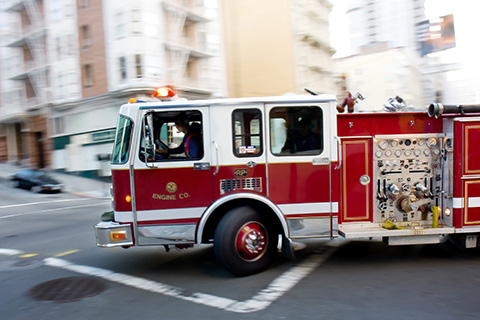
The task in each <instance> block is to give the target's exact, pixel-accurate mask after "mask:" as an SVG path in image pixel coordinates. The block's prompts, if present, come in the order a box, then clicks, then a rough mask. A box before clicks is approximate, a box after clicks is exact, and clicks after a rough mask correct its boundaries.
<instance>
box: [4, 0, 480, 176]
mask: <svg viewBox="0 0 480 320" xmlns="http://www.w3.org/2000/svg"><path fill="white" fill-rule="evenodd" d="M479 8H480V3H478V2H477V1H474V0H457V1H454V2H453V1H447V0H330V1H329V0H261V1H258V0H142V1H138V0H1V1H0V62H1V64H0V162H8V163H14V164H18V165H21V166H25V167H32V168H47V169H49V170H57V171H65V172H74V173H76V174H79V175H82V176H86V177H98V176H102V175H108V166H105V163H107V162H108V154H110V152H111V149H112V142H113V139H114V134H115V125H116V120H117V112H118V109H119V107H120V106H121V105H122V104H124V103H126V102H127V101H128V100H129V99H130V98H144V99H150V96H151V93H152V92H153V91H154V90H155V88H158V87H160V86H164V85H170V86H173V87H174V88H175V90H176V91H177V92H178V93H179V95H180V96H181V97H185V98H188V99H208V98H222V97H249V96H270V95H283V94H285V93H297V94H305V91H304V88H309V89H311V90H313V91H315V92H317V93H329V94H335V95H337V97H338V99H343V97H344V96H345V92H346V91H352V93H355V92H357V91H359V92H361V93H362V94H363V95H364V96H365V97H366V99H365V100H364V101H362V102H361V108H362V109H364V110H371V111H376V110H381V109H382V105H383V103H384V102H386V101H387V100H388V99H389V98H393V97H395V96H397V95H398V96H401V97H402V98H404V99H405V100H406V102H407V104H408V105H411V106H415V107H416V108H423V109H425V108H426V106H427V105H428V104H429V103H432V102H441V103H444V104H472V103H479V100H480V86H479V84H480V72H479V71H480V67H479V63H478V59H477V58H476V53H477V52H478V49H479V43H478V41H477V40H476V39H477V34H478V31H479V27H478V23H477V22H476V17H475V16H474V15H475V14H476V13H477V12H478V9H479Z"/></svg>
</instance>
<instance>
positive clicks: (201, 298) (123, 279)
mask: <svg viewBox="0 0 480 320" xmlns="http://www.w3.org/2000/svg"><path fill="white" fill-rule="evenodd" d="M343 244H345V242H343V243H339V244H338V245H337V244H336V243H335V245H334V246H325V247H324V249H323V252H317V253H313V254H312V255H310V256H309V257H308V258H307V259H305V260H304V261H302V262H300V263H299V264H298V265H297V266H295V267H293V268H291V269H289V270H288V271H286V272H284V273H283V274H282V275H280V276H279V277H278V278H276V279H275V280H273V281H272V282H271V283H270V285H269V286H268V287H267V288H265V289H263V290H261V291H259V292H258V293H257V294H256V295H254V296H253V297H252V298H250V299H248V300H245V301H237V300H233V299H229V298H223V297H218V296H215V295H212V294H207V293H200V292H194V293H189V294H188V295H187V294H186V292H187V291H186V290H184V289H182V288H178V287H174V286H170V285H166V284H163V283H160V282H156V281H152V280H147V279H144V278H139V277H135V276H130V275H127V274H123V273H118V272H113V271H110V270H107V269H102V268H97V267H90V266H85V265H77V264H73V263H71V262H69V261H67V260H63V259H58V258H45V259H44V260H43V261H44V263H45V265H47V266H50V267H56V268H62V269H65V270H69V271H73V272H76V273H80V274H84V275H89V276H95V277H99V278H102V279H105V280H107V281H112V282H116V283H120V284H123V285H126V286H130V287H134V288H137V289H141V290H145V291H150V292H153V293H159V294H163V295H166V296H170V297H174V298H178V299H182V300H186V301H190V302H194V303H197V304H201V305H205V306H209V307H213V308H217V309H222V310H225V311H230V312H236V313H251V312H257V311H261V310H264V309H266V308H268V307H269V306H270V305H271V304H272V303H273V302H275V301H276V300H277V299H279V298H280V297H281V296H283V295H284V294H285V293H286V292H287V291H288V290H290V289H292V288H293V287H294V286H296V285H297V284H298V283H299V282H300V281H301V280H302V279H304V278H305V277H306V276H308V275H309V274H310V273H311V272H312V271H313V270H315V269H316V268H318V267H319V266H320V265H321V264H322V263H323V262H324V261H325V260H327V259H328V257H329V256H330V255H331V254H332V253H333V252H335V250H337V249H338V247H340V246H341V245H343ZM21 253H23V252H22V251H19V250H15V249H1V248H0V254H3V255H16V254H21Z"/></svg>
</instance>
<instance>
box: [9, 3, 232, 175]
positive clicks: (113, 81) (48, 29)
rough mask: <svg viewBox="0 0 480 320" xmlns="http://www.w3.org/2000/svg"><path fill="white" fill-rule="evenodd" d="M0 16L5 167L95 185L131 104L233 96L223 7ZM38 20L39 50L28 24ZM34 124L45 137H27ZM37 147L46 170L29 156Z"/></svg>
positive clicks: (66, 6) (22, 10)
mask: <svg viewBox="0 0 480 320" xmlns="http://www.w3.org/2000/svg"><path fill="white" fill-rule="evenodd" d="M1 10H2V12H1V14H2V18H3V17H5V19H1V20H2V22H1V24H2V32H4V33H7V34H8V35H9V37H8V39H9V40H8V41H3V43H2V44H1V46H2V49H1V50H2V51H1V52H2V56H1V58H2V69H1V71H0V72H1V74H2V79H3V80H2V86H1V90H2V98H1V100H0V103H1V105H0V156H1V154H2V150H3V153H5V154H6V155H5V156H4V157H5V159H3V160H7V161H15V160H22V161H24V162H27V163H30V165H31V166H34V167H48V168H51V169H54V170H65V171H74V172H80V173H81V174H82V175H85V176H97V175H98V174H99V173H100V174H102V173H101V167H102V164H101V162H100V161H98V155H104V154H109V153H110V152H111V149H112V141H113V135H114V129H115V126H116V121H117V112H118V109H119V107H120V105H122V104H124V103H126V102H128V100H129V98H150V95H151V93H152V92H153V91H154V90H155V88H158V87H159V86H163V85H170V86H173V87H174V88H175V89H176V90H178V91H179V92H180V94H181V95H182V96H184V97H187V98H211V97H222V96H226V83H225V82H226V81H225V70H224V69H225V68H224V62H223V61H224V57H223V53H222V43H221V35H220V30H221V29H220V26H219V14H218V4H217V1H216V0H182V1H178V0H143V1H133V0H103V1H94V0H33V1H32V0H6V1H5V2H3V4H2V7H1ZM34 20H40V21H41V22H40V26H41V28H39V27H36V28H35V30H41V32H42V33H41V35H42V36H43V38H41V39H42V42H40V44H38V43H39V42H38V41H32V40H31V39H30V38H31V37H32V36H31V32H32V31H31V30H32V29H33V23H28V24H27V23H25V21H34ZM6 21H8V23H7V22H6ZM5 25H6V26H5ZM35 44H36V45H37V47H39V46H40V49H38V48H35V47H34V46H35ZM27 56H28V57H27ZM30 56H31V57H30ZM31 61H33V62H35V63H33V62H31ZM31 65H32V66H34V68H31V67H30V66H31ZM10 66H12V67H10ZM39 66H40V67H41V68H39ZM30 68H31V69H30ZM38 70H42V71H44V73H43V74H39V72H38ZM13 93H15V94H13ZM17 96H18V97H17ZM12 97H13V98H12ZM24 101H29V103H27V104H25V103H24ZM6 104H8V105H9V107H8V111H5V110H7V108H4V106H5V105H6ZM12 106H15V108H12ZM30 106H32V107H30ZM5 113H7V114H5ZM33 116H36V117H39V116H41V117H42V119H43V120H42V121H43V122H44V127H45V129H44V130H43V131H42V134H40V135H38V134H36V135H32V134H27V133H29V132H31V131H32V123H33V121H30V120H28V119H29V118H32V117H33ZM2 119H3V120H2ZM35 120H36V122H39V120H38V119H37V118H35ZM40 122H41V121H40ZM35 130H39V129H35ZM15 133H16V135H15ZM2 137H3V141H4V143H3V145H4V147H3V148H2ZM32 137H33V138H32ZM35 137H36V138H38V139H40V140H41V141H42V143H43V144H44V146H43V147H42V148H37V149H41V150H40V151H42V152H43V154H44V155H42V157H43V161H42V162H40V161H39V160H37V159H36V158H35V157H33V158H32V151H29V150H32V145H33V146H34V147H35V143H36V144H38V142H35ZM34 149H35V148H34ZM20 154H21V156H20ZM37 157H38V156H37Z"/></svg>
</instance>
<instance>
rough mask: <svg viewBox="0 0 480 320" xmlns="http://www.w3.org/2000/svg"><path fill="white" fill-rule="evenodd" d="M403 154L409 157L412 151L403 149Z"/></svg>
mask: <svg viewBox="0 0 480 320" xmlns="http://www.w3.org/2000/svg"><path fill="white" fill-rule="evenodd" d="M404 154H405V156H407V157H410V156H411V155H412V151H411V150H405V152H404Z"/></svg>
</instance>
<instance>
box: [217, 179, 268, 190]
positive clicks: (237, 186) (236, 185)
mask: <svg viewBox="0 0 480 320" xmlns="http://www.w3.org/2000/svg"><path fill="white" fill-rule="evenodd" d="M237 190H251V191H258V192H262V178H244V179H224V180H220V194H225V193H227V192H231V191H237Z"/></svg>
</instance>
